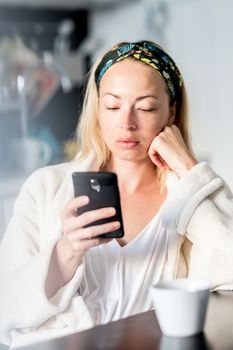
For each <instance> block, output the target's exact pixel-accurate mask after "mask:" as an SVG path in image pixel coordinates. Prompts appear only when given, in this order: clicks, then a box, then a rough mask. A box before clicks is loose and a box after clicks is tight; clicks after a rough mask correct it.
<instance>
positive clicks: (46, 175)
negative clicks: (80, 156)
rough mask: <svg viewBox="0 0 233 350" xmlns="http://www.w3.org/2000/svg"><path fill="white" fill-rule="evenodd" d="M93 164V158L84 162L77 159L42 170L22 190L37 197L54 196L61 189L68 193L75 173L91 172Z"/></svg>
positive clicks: (35, 173)
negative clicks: (67, 190)
mask: <svg viewBox="0 0 233 350" xmlns="http://www.w3.org/2000/svg"><path fill="white" fill-rule="evenodd" d="M93 163H94V160H93V158H89V159H85V160H82V161H79V160H76V159H75V160H72V161H69V162H64V163H60V164H55V165H50V166H47V167H43V168H40V169H38V170H36V171H35V172H33V173H32V174H31V175H30V176H29V177H28V179H27V180H26V182H25V183H24V185H23V187H22V190H23V191H25V190H26V191H29V192H30V193H35V194H36V195H37V196H38V195H39V194H43V193H46V196H47V195H49V194H51V195H54V194H55V193H57V192H58V191H59V190H60V188H63V189H64V191H66V188H67V187H70V185H72V173H73V172H75V171H89V170H90V169H92V167H93Z"/></svg>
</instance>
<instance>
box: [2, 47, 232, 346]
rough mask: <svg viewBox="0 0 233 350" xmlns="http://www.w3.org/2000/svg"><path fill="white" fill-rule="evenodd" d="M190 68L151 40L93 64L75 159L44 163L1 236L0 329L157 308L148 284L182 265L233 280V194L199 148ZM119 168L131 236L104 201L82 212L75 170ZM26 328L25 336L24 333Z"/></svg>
mask: <svg viewBox="0 0 233 350" xmlns="http://www.w3.org/2000/svg"><path fill="white" fill-rule="evenodd" d="M186 117H187V116H186V97H185V89H184V83H183V79H182V77H181V74H180V72H179V70H178V68H177V66H176V65H175V63H174V61H173V60H172V58H171V57H170V56H169V55H168V54H167V53H166V52H164V51H163V50H162V49H161V48H160V47H159V46H158V45H157V44H155V43H153V42H149V41H141V42H138V43H121V44H119V45H117V46H116V47H114V48H113V49H111V50H110V51H109V52H108V53H106V54H105V55H104V56H103V57H102V58H100V59H99V60H98V61H97V62H96V64H95V65H94V67H93V69H92V71H91V74H90V77H89V82H88V86H87V91H86V96H85V100H84V107H83V112H82V115H81V119H80V125H79V129H78V130H79V131H78V142H79V153H78V155H77V157H76V159H74V160H73V161H72V162H70V163H66V164H60V165H55V166H51V167H47V168H43V169H40V170H38V171H36V172H35V173H34V174H33V175H31V176H30V177H29V179H28V180H27V181H26V183H25V185H24V186H23V188H22V190H21V193H20V195H19V197H18V199H17V200H16V203H15V209H14V214H13V217H12V219H11V221H10V223H9V226H8V229H7V232H6V233H5V236H4V239H3V242H2V244H1V252H0V266H1V267H0V269H1V287H0V288H1V289H0V292H1V297H0V303H1V304H0V307H1V308H0V324H1V341H2V342H6V343H7V342H8V343H10V342H12V340H13V342H14V343H15V344H20V343H21V344H22V342H26V341H27V342H29V341H35V340H36V339H41V338H42V337H48V336H50V337H51V336H58V335H62V334H67V333H69V332H74V331H77V330H81V329H85V328H88V327H92V326H93V325H96V324H100V323H106V322H110V321H113V320H116V319H119V318H122V317H127V316H129V315H131V314H135V313H139V312H143V311H146V310H148V309H150V308H151V300H150V298H149V295H148V289H149V287H150V286H151V285H152V284H153V283H155V282H157V281H158V280H161V279H172V278H176V277H185V278H199V279H205V280H208V281H209V282H210V284H211V287H212V289H213V290H214V289H232V287H233V270H232V268H231V266H232V263H233V218H232V213H233V199H232V193H231V191H230V190H229V188H228V187H227V185H226V184H225V183H224V181H223V180H222V179H221V178H220V177H219V176H218V175H216V174H215V173H214V172H213V170H211V168H210V167H209V166H208V164H206V163H198V162H197V160H196V159H195V158H194V156H193V154H192V152H191V150H190V147H189V144H188V136H187V131H186V122H187V120H186ZM87 170H89V171H90V170H92V171H113V172H115V173H116V174H117V175H118V184H119V189H120V195H121V205H122V212H123V221H124V230H125V236H124V237H123V238H121V239H112V240H109V239H103V238H99V237H98V236H99V235H100V234H101V233H107V232H110V231H112V230H115V229H116V228H119V223H118V222H113V223H108V224H104V225H94V226H91V227H88V228H84V226H85V225H87V224H91V223H92V222H94V221H96V220H98V219H101V218H106V217H111V216H113V215H114V213H115V210H114V208H102V209H99V210H95V211H89V212H87V213H85V214H82V215H78V209H79V208H80V207H82V206H84V205H86V204H87V203H88V202H89V200H90V198H87V197H86V196H82V197H77V198H74V191H73V186H72V179H71V176H72V173H73V172H74V171H87ZM21 339H22V340H21Z"/></svg>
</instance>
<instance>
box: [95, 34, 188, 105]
mask: <svg viewBox="0 0 233 350" xmlns="http://www.w3.org/2000/svg"><path fill="white" fill-rule="evenodd" d="M128 57H134V58H136V59H138V60H140V61H142V62H144V63H146V64H148V65H150V66H151V67H152V68H154V69H155V70H156V71H157V72H158V73H159V74H160V76H161V77H162V78H163V80H164V81H165V83H166V84H167V87H168V89H169V92H170V94H171V97H172V100H173V101H177V100H178V98H179V94H180V89H181V86H182V84H183V79H182V76H181V73H180V71H179V69H178V67H177V66H176V64H175V62H174V61H173V59H172V58H171V57H170V56H169V55H168V54H167V53H166V52H165V51H163V50H162V49H161V48H160V47H159V46H157V45H156V44H154V43H152V42H150V41H139V42H136V43H123V44H122V45H121V46H119V47H117V48H115V49H112V50H111V51H110V52H108V53H107V54H106V55H105V56H104V57H103V58H102V60H101V62H100V64H99V65H98V67H97V69H96V71H95V82H96V85H97V88H98V87H99V84H100V81H101V79H102V77H103V75H104V73H105V72H106V70H107V69H108V68H109V67H111V66H112V65H113V64H114V63H116V62H119V61H121V60H123V59H125V58H128Z"/></svg>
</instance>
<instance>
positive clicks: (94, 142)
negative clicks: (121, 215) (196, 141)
mask: <svg viewBox="0 0 233 350" xmlns="http://www.w3.org/2000/svg"><path fill="white" fill-rule="evenodd" d="M121 44H122V43H120V44H118V45H116V46H114V47H113V48H116V47H117V46H119V45H121ZM113 48H112V49H113ZM104 55H105V54H103V55H102V56H101V57H99V58H98V59H97V61H96V63H95V64H94V65H93V67H92V69H91V70H90V73H89V76H88V82H87V87H86V93H85V97H84V101H83V108H82V112H81V115H80V119H79V123H78V127H77V131H76V137H77V145H78V147H77V148H78V153H77V155H76V158H78V159H80V160H83V159H85V158H87V157H88V156H89V155H90V153H94V155H95V157H96V160H97V164H98V167H99V169H101V168H104V167H105V166H106V165H107V163H108V161H109V159H110V155H111V153H110V151H109V149H108V147H107V145H106V143H105V141H104V139H103V137H102V133H101V130H100V125H99V122H98V90H97V86H96V82H95V71H96V69H97V67H98V65H99V63H100V62H101V60H102V58H103V56H104ZM130 59H133V58H130ZM142 64H145V63H142ZM151 69H152V68H151ZM176 107H177V108H176V117H175V121H174V124H175V125H176V126H177V127H178V128H179V130H180V132H181V134H182V136H183V138H184V141H185V143H186V145H187V147H188V148H189V149H190V151H191V146H190V141H189V135H188V107H187V95H186V89H185V86H184V83H183V86H182V88H181V96H180V100H179V102H178V104H177V106H176ZM191 152H192V151H191ZM164 175H165V172H164V170H162V169H158V176H159V178H160V179H161V181H162V182H163V178H164Z"/></svg>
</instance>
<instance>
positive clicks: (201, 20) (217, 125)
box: [90, 0, 233, 188]
mask: <svg viewBox="0 0 233 350" xmlns="http://www.w3.org/2000/svg"><path fill="white" fill-rule="evenodd" d="M164 3H167V4H169V12H168V14H167V15H168V18H167V19H166V18H165V19H166V22H165V26H164V28H163V29H164V30H163V31H162V33H161V32H159V31H158V30H157V29H156V27H153V25H152V23H151V22H149V20H150V21H151V19H152V16H151V11H152V12H153V7H154V8H155V7H156V6H158V4H159V2H156V1H152V0H151V1H149V0H147V1H139V2H135V4H133V5H130V4H128V5H125V6H121V7H119V8H116V9H114V10H105V11H103V10H102V11H99V12H97V11H96V12H94V13H93V14H92V18H91V21H90V23H91V24H92V27H91V33H92V36H93V37H94V38H96V39H98V40H99V41H100V43H102V46H100V50H103V49H104V48H105V47H106V48H108V47H109V46H110V45H112V44H113V43H115V42H118V41H121V40H138V39H141V38H149V39H154V40H156V41H158V42H160V43H161V44H162V45H163V46H164V47H165V48H166V49H167V50H168V51H169V52H170V53H171V55H172V56H173V57H174V58H175V60H176V62H177V63H178V65H179V66H180V68H181V70H182V72H183V75H184V77H185V81H186V86H187V87H188V95H189V98H190V116H191V127H192V141H193V146H194V149H195V151H196V154H197V156H198V158H199V159H200V160H208V161H209V162H210V163H211V165H212V166H213V167H214V169H215V170H216V171H217V172H218V173H219V174H220V175H222V176H223V177H224V178H225V179H226V180H227V181H228V183H229V185H230V186H231V187H232V188H233V164H231V149H233V137H232V132H233V112H232V109H233V108H232V104H233V102H232V101H233V98H232V97H233V96H232V95H233V89H232V83H231V82H232V77H233V47H232V45H231V42H232V34H233V23H232V11H233V2H231V1H230V0H222V1H217V0H186V1H183V0H180V1H179V0H173V1H167V2H164ZM145 4H147V7H148V8H149V11H146V9H145ZM154 16H156V13H155V14H154ZM155 19H156V18H155ZM159 20H161V18H159V17H158V16H157V21H159Z"/></svg>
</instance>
